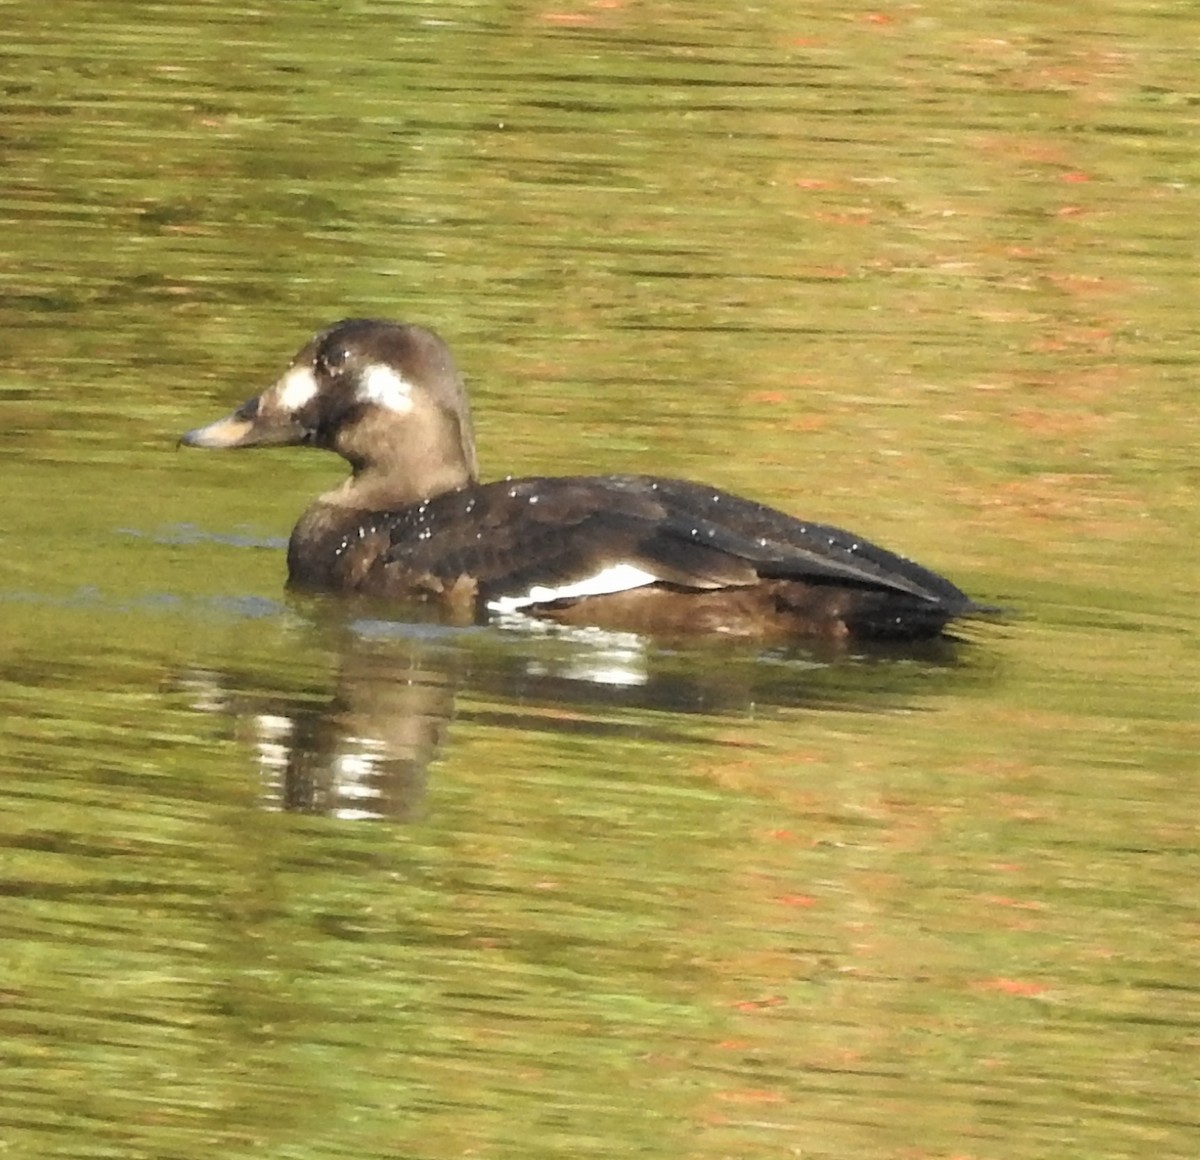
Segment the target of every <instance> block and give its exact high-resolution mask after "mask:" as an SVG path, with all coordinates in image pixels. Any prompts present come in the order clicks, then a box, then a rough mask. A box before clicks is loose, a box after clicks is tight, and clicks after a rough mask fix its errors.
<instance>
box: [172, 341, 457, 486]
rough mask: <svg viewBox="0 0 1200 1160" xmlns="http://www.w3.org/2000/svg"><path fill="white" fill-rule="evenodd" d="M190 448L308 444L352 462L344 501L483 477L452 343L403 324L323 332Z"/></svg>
mask: <svg viewBox="0 0 1200 1160" xmlns="http://www.w3.org/2000/svg"><path fill="white" fill-rule="evenodd" d="M180 442H181V443H183V444H185V445H186V446H188V447H219V448H225V447H269V446H285V445H293V444H301V443H304V444H309V445H311V446H313V447H323V448H325V449H326V450H328V451H335V452H337V454H338V455H340V456H341V457H342V458H343V459H345V460H346V461H347V462H348V463H349V464H350V465H351V467H352V468H353V469H354V475H353V477H352V479H351V480H350V481H348V486H347V487H346V488H343V489H342V492H343V493H344V494H345V495H346V497H347V499H349V498H351V493H354V494H353V499H354V501H355V502H356V504H357V503H358V502H359V501H361V502H362V504H363V506H367V505H368V504H372V503H380V502H382V501H384V500H386V501H390V502H394V503H407V502H414V501H417V500H421V499H427V498H429V497H430V496H433V495H438V494H440V493H441V492H444V491H453V490H456V489H458V488H461V487H465V486H466V485H467V484H469V483H471V482H473V481H474V480H475V479H476V477H477V472H478V469H477V466H476V461H475V436H474V432H473V430H472V426H471V412H470V407H469V405H468V403H467V395H466V389H465V387H464V386H463V381H462V377H461V376H460V375H459V373H458V370H457V368H456V367H455V365H454V360H453V358H451V355H450V350H449V348H448V347H447V346H446V344H445V343H444V342H443V341H442V340H441V339H440V338H439V337H438V336H437V335H436V334H434V333H433V332H432V331H430V330H425V329H423V328H422V327H419V326H411V325H408V324H405V323H396V322H384V321H381V320H379V319H369V318H351V319H346V320H344V321H342V322H338V323H335V324H334V325H333V326H331V327H329V328H328V329H326V330H323V331H321V333H320V334H318V335H316V336H315V337H313V338H312V339H311V341H309V342H308V343H307V345H305V346H304V347H303V348H302V349H301V350H300V351H299V353H298V354H297V355H296V357H295V358H294V359H293V360H292V364H291V366H289V367H288V369H287V370H286V371H284V373H283V374H282V376H280V378H279V379H278V381H276V382H275V383H274V384H273V385H272V386H270V387H268V388H267V389H266V390H265V391H263V392H262V393H261V394H259V395H255V396H254V398H252V399H249V400H248V401H247V402H245V403H243V404H242V405H241V406H240V407H239V408H238V409H237V410H236V411H234V412H233V413H232V414H230V415H226V416H225V417H224V418H223V419H217V420H216V421H215V422H213V423H209V424H208V425H207V426H205V427H197V428H196V429H195V430H193V431H188V432H187V433H186V434H185V435H184V436H183V437H182V439H181V440H180Z"/></svg>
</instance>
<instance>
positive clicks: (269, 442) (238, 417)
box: [179, 398, 309, 448]
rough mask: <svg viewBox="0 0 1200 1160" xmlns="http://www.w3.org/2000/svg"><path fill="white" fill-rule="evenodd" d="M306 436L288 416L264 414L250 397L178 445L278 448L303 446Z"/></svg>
mask: <svg viewBox="0 0 1200 1160" xmlns="http://www.w3.org/2000/svg"><path fill="white" fill-rule="evenodd" d="M308 434H309V433H308V431H307V429H306V428H304V427H303V426H301V424H299V423H298V422H296V420H295V418H293V417H292V416H290V415H287V414H281V413H279V412H275V413H274V414H267V413H265V412H264V410H263V408H262V406H261V404H260V400H259V398H253V399H251V400H250V401H249V402H248V403H243V404H242V406H240V407H239V408H238V409H237V410H236V411H234V412H233V413H232V414H230V415H226V416H225V417H224V418H222V419H217V420H216V421H215V422H212V423H209V424H208V425H207V426H206V427H197V428H195V429H194V430H192V431H187V432H185V433H184V434H183V435H182V436H180V439H179V442H180V443H181V444H183V446H185V447H215V448H228V447H281V446H286V445H287V444H292V443H303V442H305V441H306V440H307V438H308Z"/></svg>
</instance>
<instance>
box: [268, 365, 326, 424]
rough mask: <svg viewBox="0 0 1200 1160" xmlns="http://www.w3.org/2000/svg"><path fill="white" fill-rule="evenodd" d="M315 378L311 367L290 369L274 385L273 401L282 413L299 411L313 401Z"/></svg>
mask: <svg viewBox="0 0 1200 1160" xmlns="http://www.w3.org/2000/svg"><path fill="white" fill-rule="evenodd" d="M317 390H318V388H317V380H316V376H315V375H314V374H313V373H312V367H292V369H291V370H290V371H288V372H287V373H286V374H285V375H284V376H283V378H281V379H280V380H279V382H278V383H276V384H275V401H276V402H277V403H278V404H279V406H280V407H281V408H282V409H283V410H284V411H289V412H292V413H293V414H294V413H295V412H296V411H299V410H300V408H301V407H303V406H304V405H305V403H309V402H311V401H312V400H313V398H314V397H315V396H316V393H317Z"/></svg>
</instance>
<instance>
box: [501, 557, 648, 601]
mask: <svg viewBox="0 0 1200 1160" xmlns="http://www.w3.org/2000/svg"><path fill="white" fill-rule="evenodd" d="M657 579H658V577H657V576H655V575H654V573H653V572H647V571H646V570H645V569H644V568H639V567H637V566H636V565H635V564H613V565H612V567H610V568H605V569H604V570H603V571H601V572H597V573H596V574H595V575H594V576H588V577H587V578H586V579H583V580H576V581H575V583H573V584H561V585H559V586H558V587H557V588H551V587H549V586H548V585H545V584H535V585H534V586H533V587H532V588H530V590H529V591H528V592H526V593H525V594H524V595H522V596H501V597H500V598H499V599H497V600H489V601H488V608H490V609H491V610H492V611H493V612H516V611H517V609H518V608H529V607H530V606H531V605H534V604H549V603H551V602H552V601H554V600H571V599H574V598H575V597H576V596H604V595H607V594H608V593H610V592H627V591H628V590H629V589H630V588H641V587H643V586H644V585H646V584H653V583H654V582H655V581H656V580H657Z"/></svg>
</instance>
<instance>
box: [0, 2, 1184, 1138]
mask: <svg viewBox="0 0 1200 1160" xmlns="http://www.w3.org/2000/svg"><path fill="white" fill-rule="evenodd" d="M64 11H65V10H64ZM3 13H4V19H5V29H6V35H5V37H4V39H3V43H2V44H0V58H2V59H3V77H4V81H3V86H2V88H0V92H2V93H3V97H2V100H0V158H2V160H3V173H4V178H3V181H2V182H0V225H2V229H0V256H2V258H3V266H2V269H3V275H2V276H0V407H2V408H3V412H2V413H3V417H4V421H3V423H0V458H2V462H3V480H4V492H3V494H4V500H3V502H2V503H0V536H2V541H0V542H2V543H3V546H4V548H5V551H4V552H3V553H0V641H2V642H3V644H2V646H0V648H2V650H3V651H2V653H0V656H2V658H3V659H2V661H0V715H2V717H3V720H4V727H3V729H2V730H0V887H2V890H3V896H4V899H3V906H2V908H0V916H2V922H3V932H4V936H5V937H4V944H3V945H4V951H5V970H4V978H3V981H2V982H0V1023H2V1026H3V1034H2V1038H0V1042H2V1043H3V1048H4V1057H5V1062H4V1083H3V1085H0V1141H2V1142H3V1145H4V1151H5V1154H6V1155H11V1156H30V1157H35V1156H36V1157H58V1156H63V1157H66V1156H72V1157H74V1156H89V1157H102V1156H105V1157H106V1156H112V1157H122V1158H127V1157H140V1156H145V1157H154V1158H156V1160H158V1158H162V1157H192V1156H195V1157H201V1156H203V1157H211V1156H213V1155H214V1154H216V1155H221V1156H229V1157H232V1156H241V1155H271V1156H281V1157H306V1158H307V1157H312V1158H318V1157H320V1158H323V1157H332V1156H340V1155H347V1154H352V1155H355V1156H357V1157H367V1156H380V1157H384V1156H387V1157H393V1156H405V1157H410V1156H411V1157H430V1158H435V1157H451V1156H466V1155H475V1156H514V1157H516V1156H519V1157H522V1158H525V1157H540V1156H547V1157H549V1156H570V1157H579V1156H588V1155H597V1156H606V1157H607V1156H626V1155H640V1156H654V1157H660V1156H661V1157H664V1158H666V1157H671V1158H675V1157H679V1156H695V1157H713V1158H714V1160H715V1158H723V1157H728V1156H738V1157H758V1156H762V1157H767V1156H771V1157H776V1156H781V1155H783V1156H805V1157H820V1156H827V1157H831V1158H832V1157H838V1158H842V1157H847V1156H855V1157H895V1158H906V1160H907V1158H909V1157H915V1156H921V1157H946V1158H949V1157H972V1158H975V1157H978V1158H981V1160H982V1158H985V1157H986V1158H989V1160H991V1158H995V1160H1010V1158H1012V1160H1018V1158H1026V1157H1028V1158H1033V1157H1043V1156H1056V1157H1073V1156H1078V1157H1081V1158H1082V1157H1087V1158H1089V1160H1090V1158H1094V1157H1107V1156H1111V1157H1126V1156H1142V1155H1145V1156H1147V1157H1150V1156H1153V1157H1156V1158H1159V1157H1187V1158H1189V1160H1191V1158H1192V1157H1194V1156H1195V1155H1196V1153H1197V1142H1198V1141H1200V1116H1198V1114H1197V1111H1196V1107H1197V1103H1196V1063H1195V1060H1196V1055H1197V1049H1198V1047H1200V1043H1198V1042H1197V1030H1196V1029H1197V1026H1198V1024H1200V997H1198V993H1197V988H1196V970H1195V964H1196V915H1197V912H1196V903H1195V882H1196V879H1197V870H1198V866H1197V861H1198V859H1197V845H1198V843H1197V837H1198V836H1197V828H1196V818H1197V816H1198V812H1200V811H1198V806H1200V801H1198V800H1197V798H1198V792H1197V789H1196V776H1195V765H1196V759H1195V754H1196V751H1197V748H1198V740H1200V739H1198V738H1197V727H1196V725H1197V722H1196V712H1195V689H1196V686H1197V676H1198V673H1197V669H1198V666H1197V663H1196V641H1197V614H1196V596H1197V592H1196V589H1197V584H1196V565H1195V550H1194V544H1195V542H1196V538H1197V521H1196V514H1195V512H1196V487H1197V473H1196V468H1195V447H1196V445H1197V441H1198V435H1200V431H1198V424H1197V420H1196V417H1195V406H1194V390H1195V388H1194V379H1195V374H1196V367H1197V363H1198V362H1200V351H1198V345H1200V344H1198V342H1197V339H1196V334H1195V325H1194V319H1193V314H1194V308H1193V305H1192V304H1193V302H1194V299H1195V289H1196V277H1195V270H1194V265H1195V263H1194V254H1195V252H1196V243H1197V226H1196V222H1197V221H1198V220H1200V213H1198V210H1200V206H1198V204H1197V200H1198V199H1197V195H1196V187H1197V181H1198V180H1200V160H1197V152H1196V148H1195V143H1196V138H1197V133H1198V131H1200V114H1198V113H1197V108H1198V104H1197V102H1198V98H1197V93H1196V88H1195V65H1194V55H1195V54H1194V51H1193V47H1192V46H1193V45H1194V44H1195V43H1197V37H1198V35H1200V18H1198V17H1197V16H1196V15H1195V14H1193V13H1192V12H1191V10H1190V9H1189V7H1188V6H1186V5H1178V6H1159V7H1153V6H1145V5H1133V4H1125V3H1120V2H1116V0H1114V2H1110V3H1103V4H1099V5H1091V6H1087V7H1082V8H1081V7H1078V6H1065V5H1060V6H1047V5H1042V4H1028V3H1015V4H1009V5H1003V6H998V7H997V6H976V5H966V6H960V7H959V8H955V9H954V10H953V11H951V10H950V9H949V8H946V9H944V10H935V9H930V8H928V7H925V8H920V7H906V8H899V9H871V8H868V7H865V6H854V5H851V6H849V7H839V8H836V9H835V8H831V7H829V6H827V5H805V4H800V5H797V4H782V3H777V4H769V5H766V6H758V7H756V8H753V9H747V10H745V11H744V12H739V11H733V10H729V11H723V10H718V9H716V8H713V7H712V6H702V5H698V4H694V5H692V4H682V5H674V6H668V7H665V8H662V7H660V8H657V9H652V8H644V7H639V6H636V5H631V4H627V3H622V2H621V0H604V2H600V0H587V2H582V3H572V4H569V5H566V6H554V5H546V4H543V5H541V6H538V5H523V6H520V5H514V4H509V5H492V6H480V5H470V4H459V5H450V6H447V5H439V6H436V7H431V6H429V5H423V4H416V3H394V4H393V3H384V2H375V3H361V4H355V5H338V6H324V5H303V6H285V7H279V8H277V9H262V10H257V9H246V8H244V7H242V8H239V7H236V6H232V5H227V4H225V3H222V2H213V3H204V4H194V5H186V6H174V7H171V6H135V7H131V6H128V5H117V4H107V3H91V2H87V0H81V2H80V3H77V4H73V5H72V6H71V9H70V14H71V15H70V19H66V18H64V16H63V12H60V10H58V9H55V8H53V7H50V6H46V5H34V4H30V3H26V2H17V3H10V4H7V5H5V6H4V7H3ZM347 314H377V315H383V316H393V317H404V318H408V319H411V320H413V321H419V322H423V323H427V324H431V325H434V326H436V327H437V328H438V329H439V330H440V331H441V332H442V333H443V334H444V335H445V337H446V338H447V339H448V340H449V341H450V342H451V344H452V345H453V347H454V348H455V350H456V352H457V354H458V357H459V360H460V362H461V364H462V365H463V367H464V368H465V369H466V371H467V373H468V377H469V380H470V385H471V389H472V397H473V399H474V402H475V408H476V417H477V423H478V427H479V437H480V447H481V457H482V459H483V462H484V470H485V474H486V475H488V476H489V477H495V476H498V475H503V474H505V473H507V472H510V471H511V472H514V473H521V474H525V473H535V472H568V471H589V470H597V471H609V470H616V471H654V472H662V473H670V474H678V475H684V476H688V477H692V478H699V479H705V480H710V481H712V482H713V483H714V484H718V485H721V486H724V487H728V488H731V489H734V490H737V491H740V492H744V493H746V494H750V495H753V496H754V497H756V498H759V499H763V500H766V501H768V502H771V503H774V504H776V505H778V506H781V507H784V508H787V509H788V510H791V511H795V512H797V513H798V514H803V515H805V516H809V517H811V518H813V519H819V520H827V521H829V522H833V523H837V524H842V525H846V526H850V527H853V528H855V529H856V530H861V531H862V532H863V533H864V534H866V535H870V536H871V537H872V538H875V539H878V540H880V541H882V542H884V543H886V544H888V545H889V546H892V547H895V548H897V549H899V550H902V551H904V552H906V553H910V554H912V555H914V556H915V557H916V558H918V559H920V560H922V561H923V562H925V563H927V564H929V565H930V566H931V567H934V568H936V569H937V570H939V571H942V572H944V573H946V574H947V575H949V576H950V577H952V578H953V579H954V580H955V581H957V582H958V583H960V584H962V586H963V587H965V588H966V589H968V590H969V591H970V592H971V593H972V594H973V595H975V596H977V597H979V598H981V599H985V600H992V601H997V602H1001V603H1004V604H1007V605H1009V606H1010V607H1012V608H1013V609H1014V610H1015V613H1016V615H1015V616H1014V618H1013V619H1012V621H1011V622H1010V623H1009V624H1008V625H1005V626H999V627H997V626H990V627H980V628H978V629H975V630H973V631H972V633H971V634H970V639H969V640H967V641H964V642H960V643H957V644H947V645H945V646H944V647H937V648H929V649H923V650H919V651H913V650H909V651H902V652H894V651H893V652H873V653H865V652H864V653H851V654H840V655H839V654H836V653H832V654H831V653H830V652H828V651H822V650H814V649H811V648H805V647H803V646H802V645H796V646H793V647H790V648H770V649H763V648H755V647H751V646H746V645H738V646H734V645H728V644H724V645H723V644H720V643H719V642H704V641H697V642H693V643H688V644H679V643H674V644H668V643H664V642H654V641H650V640H645V639H642V638H639V637H636V636H631V635H621V634H598V633H589V632H578V631H549V630H546V631H541V630H535V629H532V628H530V627H528V626H513V625H504V624H501V625H496V626H492V627H489V628H480V629H476V630H470V631H464V630H455V629H450V628H446V627H443V626H440V625H437V624H435V623H413V622H412V621H410V620H406V619H404V618H403V617H401V616H400V615H398V614H397V613H396V612H395V610H390V609H388V608H386V607H380V606H374V605H351V606H347V605H345V604H342V603H339V602H337V601H322V600H302V601H301V600H294V599H291V598H288V597H285V595H284V593H283V588H282V580H283V561H282V552H281V543H282V540H283V538H284V537H286V535H287V532H288V529H289V528H290V526H291V523H292V521H293V520H294V519H295V517H296V515H297V513H298V512H299V510H300V509H301V508H302V507H303V506H304V504H305V502H306V500H307V498H308V497H309V496H311V495H312V494H314V493H315V492H317V491H319V490H321V489H323V488H325V487H327V486H328V485H329V482H330V481H331V480H332V479H335V478H336V477H337V474H338V471H339V467H338V466H337V465H336V463H334V462H332V461H327V460H324V459H322V458H321V457H319V456H316V455H313V454H311V453H307V452H303V451H294V452H263V453H261V454H251V453H247V454H245V455H229V456H220V455H215V454H214V455H201V454H182V453H176V452H175V450H174V440H175V438H176V437H177V436H178V434H179V433H180V432H181V431H183V430H185V429H186V428H188V427H191V426H195V425H196V424H197V423H198V422H201V421H203V420H205V419H207V418H210V417H212V416H213V415H215V414H217V413H220V412H222V411H224V410H226V409H227V408H228V406H229V405H231V404H233V403H236V402H239V401H241V400H242V399H243V398H245V397H246V396H248V395H249V394H250V393H252V392H253V391H254V390H256V389H257V388H259V387H260V386H262V385H263V384H265V383H266V382H267V381H269V380H270V379H271V378H272V377H274V375H275V374H276V373H277V372H278V370H279V369H280V368H281V367H282V366H283V365H284V363H285V361H286V360H287V358H289V357H290V355H291V353H292V352H293V351H294V349H295V348H296V347H298V346H299V345H300V344H301V342H302V341H303V340H304V339H305V338H306V337H307V335H308V334H309V333H310V332H311V331H312V330H314V329H316V328H317V327H319V326H321V325H323V324H325V323H327V322H329V321H331V320H333V319H335V318H338V317H341V316H344V315H347Z"/></svg>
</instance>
